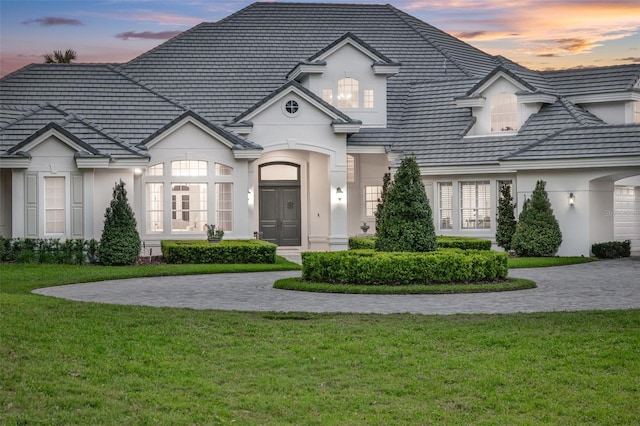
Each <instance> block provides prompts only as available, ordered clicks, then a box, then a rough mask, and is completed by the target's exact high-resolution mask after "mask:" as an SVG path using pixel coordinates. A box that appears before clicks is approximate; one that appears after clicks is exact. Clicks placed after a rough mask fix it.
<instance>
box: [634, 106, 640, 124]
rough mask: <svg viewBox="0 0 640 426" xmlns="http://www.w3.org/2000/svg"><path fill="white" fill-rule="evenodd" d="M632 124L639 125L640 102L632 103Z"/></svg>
mask: <svg viewBox="0 0 640 426" xmlns="http://www.w3.org/2000/svg"><path fill="white" fill-rule="evenodd" d="M633 122H634V123H640V102H638V101H636V102H634V103H633Z"/></svg>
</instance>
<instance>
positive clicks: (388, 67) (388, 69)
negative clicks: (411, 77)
mask: <svg viewBox="0 0 640 426" xmlns="http://www.w3.org/2000/svg"><path fill="white" fill-rule="evenodd" d="M399 72H400V65H397V64H374V65H373V73H374V74H375V75H395V74H398V73H399Z"/></svg>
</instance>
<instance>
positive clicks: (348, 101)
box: [338, 77, 360, 108]
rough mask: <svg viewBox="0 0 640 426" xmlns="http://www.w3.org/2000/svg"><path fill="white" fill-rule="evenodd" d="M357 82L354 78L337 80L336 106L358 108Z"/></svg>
mask: <svg viewBox="0 0 640 426" xmlns="http://www.w3.org/2000/svg"><path fill="white" fill-rule="evenodd" d="M358 94H359V84H358V80H356V79H355V78H349V77H347V78H343V79H342V80H338V108H358V106H359V102H360V99H359V96H358Z"/></svg>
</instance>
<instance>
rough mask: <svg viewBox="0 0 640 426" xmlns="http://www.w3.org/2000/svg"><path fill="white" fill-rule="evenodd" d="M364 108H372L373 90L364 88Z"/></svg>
mask: <svg viewBox="0 0 640 426" xmlns="http://www.w3.org/2000/svg"><path fill="white" fill-rule="evenodd" d="M363 106H364V107H365V108H367V109H371V108H373V90H372V89H366V90H365V91H364V105H363Z"/></svg>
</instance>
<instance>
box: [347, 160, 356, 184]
mask: <svg viewBox="0 0 640 426" xmlns="http://www.w3.org/2000/svg"><path fill="white" fill-rule="evenodd" d="M355 181H356V159H355V158H354V157H353V155H347V183H354V182H355Z"/></svg>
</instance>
